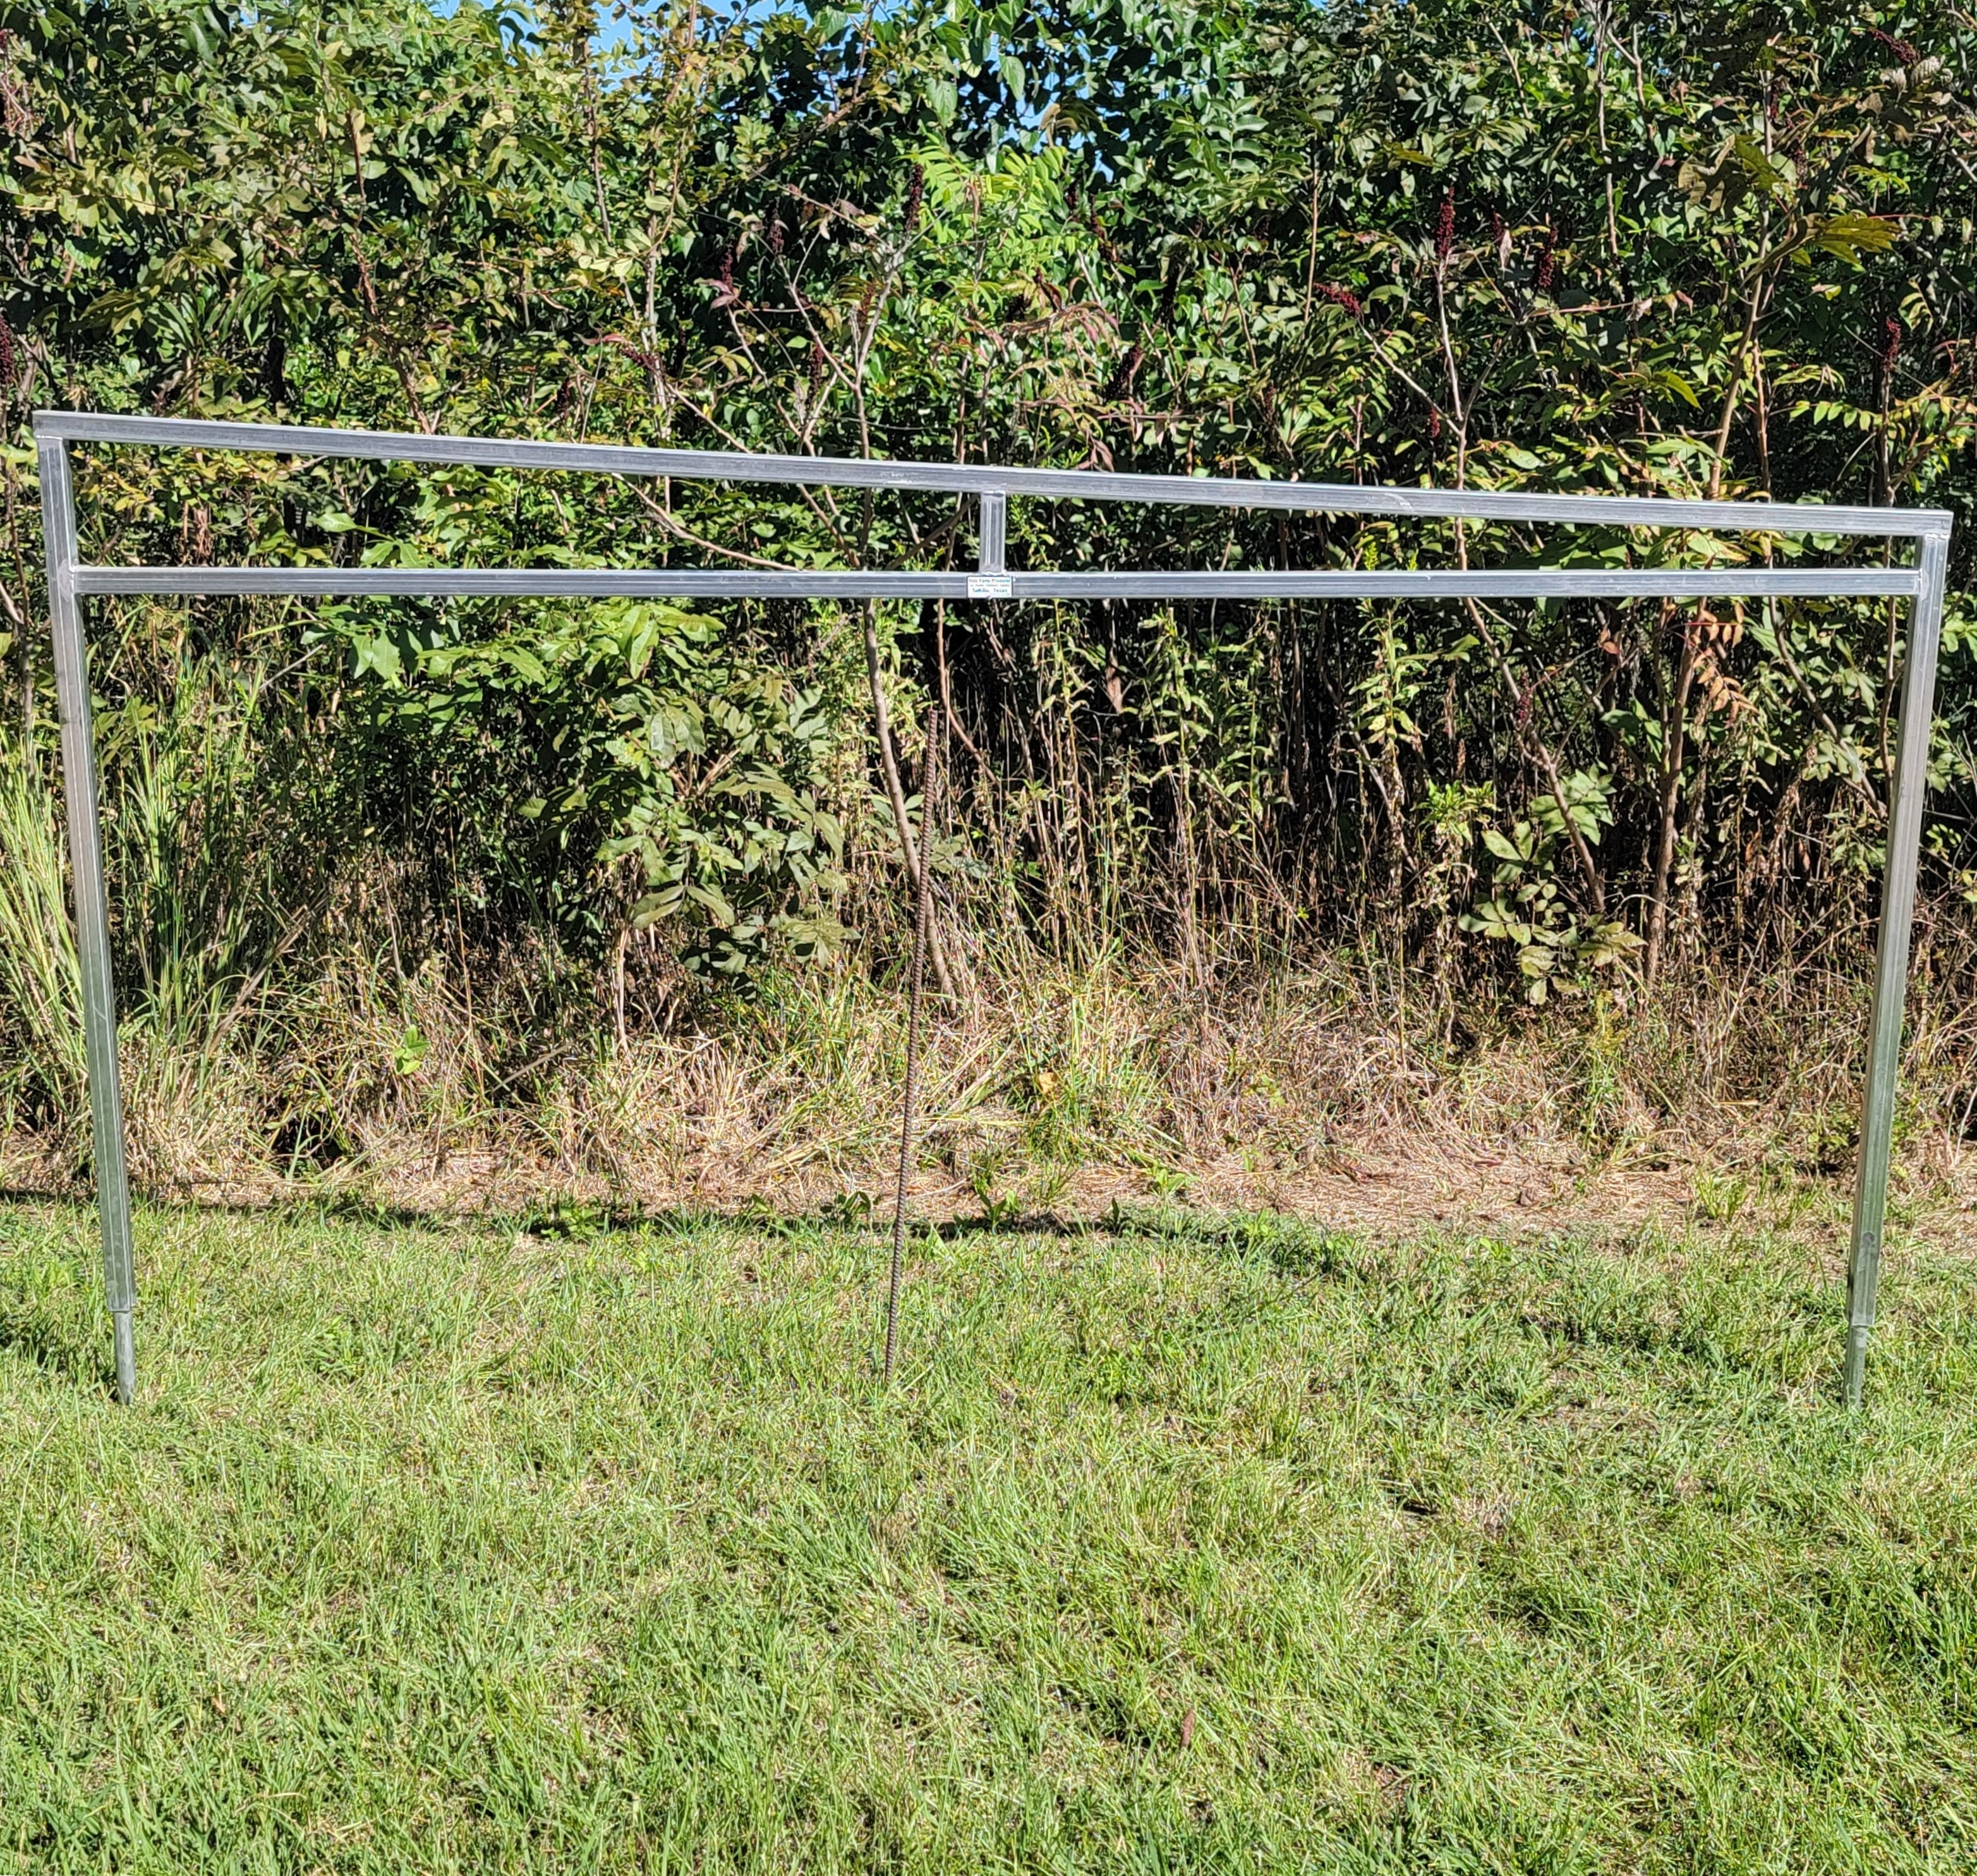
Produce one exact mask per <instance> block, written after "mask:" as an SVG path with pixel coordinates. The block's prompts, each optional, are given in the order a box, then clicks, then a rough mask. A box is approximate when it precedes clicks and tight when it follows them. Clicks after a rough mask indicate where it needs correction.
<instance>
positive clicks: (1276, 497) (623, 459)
mask: <svg viewBox="0 0 1977 1876" xmlns="http://www.w3.org/2000/svg"><path fill="white" fill-rule="evenodd" d="M35 435H36V436H37V437H43V438H51V439H54V438H61V439H63V440H65V441H71V442H78V443H82V442H88V443H120V444H160V445H163V446H164V447H166V448H174V449H209V450H244V451H265V452H272V453H274V454H280V455H286V456H334V457H362V458H365V459H367V460H369V461H385V462H419V463H457V464H472V465H476V466H478V467H483V468H490V469H562V470H574V471H586V472H588V473H590V474H608V475H625V476H678V477H682V478H684V479H685V480H688V481H728V482H780V483H799V484H807V485H808V486H810V487H824V486H829V487H837V488H892V489H927V490H936V491H945V492H947V493H949V494H976V495H979V494H1005V495H1019V496H1025V497H1032V498H1037V499H1042V500H1071V501H1129V502H1154V503H1168V502H1172V503H1183V504H1188V505H1190V506H1192V507H1213V508H1268V509H1286V510H1294V511H1299V512H1306V513H1312V514H1385V515H1411V516H1416V517H1429V518H1436V517H1439V518H1442V519H1454V518H1457V517H1460V518H1466V519H1468V520H1478V521H1484V520H1495V521H1557V522H1566V523H1572V524H1574V525H1578V526H1584V527H1681V528H1716V529H1726V530H1732V531H1735V532H1739V533H1777V534H1835V535H1874V536H1876V537H1879V536H1892V537H1898V538H1899V537H1923V536H1927V535H1934V534H1942V533H1946V532H1947V531H1948V530H1949V516H1948V514H1945V513H1943V512H1942V511H1940V510H1936V509H1928V508H1862V507H1840V506H1838V505H1837V504H1836V505H1834V506H1831V507H1828V506H1825V505H1823V504H1817V503H1797V504H1787V503H1783V502H1780V503H1771V502H1738V501H1688V500H1677V499H1671V498H1667V497H1659V496H1639V495H1543V494H1510V493H1504V492H1498V491H1487V490H1470V489H1427V488H1391V487H1361V486H1359V485H1358V484H1343V483H1325V482H1295V481H1292V482H1253V481H1246V480H1240V479H1238V478H1236V477H1212V476H1167V475H1114V474H1110V473H1108V472H1106V471H1100V470H1090V469H1007V468H999V467H994V466H992V465H990V464H979V465H978V464H968V463H916V462H890V461H852V460H850V459H847V458H845V457H830V456H756V455H751V454H745V453H743V452H741V451H731V450H670V449H634V448H626V447H621V446H619V445H618V444H600V443H538V442H533V441H528V440H526V439H523V438H499V437H447V436H419V435H415V434H411V433H409V432H401V431H357V430H327V429H315V428H303V427H300V426H295V425H290V424H233V423H208V422H205V421H200V420H197V419H193V418H182V417H109V416H98V415H94V414H92V413H90V412H87V411H37V412H36V413H35Z"/></svg>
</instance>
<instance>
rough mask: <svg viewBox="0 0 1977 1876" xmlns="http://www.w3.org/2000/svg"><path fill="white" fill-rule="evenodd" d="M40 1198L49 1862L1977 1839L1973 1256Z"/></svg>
mask: <svg viewBox="0 0 1977 1876" xmlns="http://www.w3.org/2000/svg"><path fill="white" fill-rule="evenodd" d="M139 1248H140V1273H141V1275H142V1277H144V1308H143V1311H142V1313H141V1315H140V1324H139V1333H140V1341H139V1357H140V1402H139V1404H138V1405H137V1407H136V1408H135V1409H134V1410H130V1411H124V1410H120V1409H118V1408H117V1407H116V1406H115V1405H114V1403H113V1402H112V1401H111V1399H110V1397H109V1395H108V1393H107V1374H106V1364H107V1357H108V1345H109V1338H108V1333H107V1323H106V1321H105V1319H104V1318H103V1316H101V1313H100V1310H99V1309H98V1306H97V1294H98V1290H97V1278H96V1276H95V1273H94V1264H93V1257H94V1224H93V1220H92V1219H91V1217H90V1215H89V1214H87V1212H85V1211H84V1210H79V1209H72V1208H67V1207H44V1206H36V1205H15V1206H12V1207H0V1478H4V1481H5V1483H4V1491H0V1868H21V1869H29V1868H31V1869H35V1870H44V1869H64V1870H67V1869H73V1870H84V1869H87V1870H90V1871H101V1870H104V1869H113V1868H114V1869H115V1870H117V1871H148V1870H160V1871H163V1870H173V1871H177V1870H186V1871H192V1870H197V1871H233V1870H243V1871H246V1870H269V1871H273V1870H282V1871H313V1870H323V1871H360V1870H361V1871H371V1870H435V1871H437V1870H464V1871H483V1870H490V1871H491V1870H501V1871H507V1870H545V1871H546V1870H555V1871H586V1870H591V1869H599V1870H633V1869H637V1870H650V1871H660V1870H667V1871H722V1870H730V1869H734V1870H739V1869H751V1870H793V1871H794V1870H800V1871H833V1870H880V1869H883V1870H891V1871H943V1872H945V1871H974V1870H989V1869H1008V1870H1018V1869H1021V1870H1038V1871H1045V1870H1049V1871H1058V1870H1063V1871H1071V1870H1132V1871H1149V1872H1150V1871H1183V1870H1272V1871H1275V1870H1295V1869H1311V1870H1326V1871H1334V1870H1335V1871H1376V1870H1393V1871H1401V1870H1404V1871H1457V1870H1492V1871H1495V1870H1502V1871H1510V1870H1517V1871H1580V1870H1585V1871H1595V1870H1596V1871H1733V1870H1734V1871H1798V1870H1803V1871H1818V1872H1822V1873H1824V1872H1828V1871H1851V1870H1859V1871H1869V1870H1872V1871H1876V1872H1885V1871H1906V1870H1930V1871H1969V1870H1971V1869H1972V1868H1977V1746H1973V1739H1972V1720H1973V1717H1977V1499H1973V1493H1972V1478H1973V1465H1977V1425H1973V1422H1972V1415H1971V1412H1970V1406H1971V1403H1972V1398H1973V1382H1977V1311H1973V1303H1977V1272H1973V1271H1972V1270H1970V1269H1969V1268H1968V1267H1965V1265H1963V1264H1962V1263H1960V1262H1957V1261H1954V1260H1949V1259H1946V1258H1936V1259H1932V1258H1931V1257H1930V1256H1929V1253H1927V1252H1926V1250H1919V1251H1916V1252H1913V1253H1903V1254H1902V1255H1900V1256H1897V1257H1891V1259H1890V1268H1889V1272H1888V1277H1887V1280H1886V1286H1885V1289H1884V1296H1885V1299H1886V1303H1885V1307H1884V1311H1883V1328H1882V1329H1881V1331H1880V1333H1879V1335H1878V1336H1877V1338H1876V1343H1875V1346H1874V1353H1873V1369H1872V1376H1871V1380H1870V1389H1871V1401H1870V1407H1869V1409H1867V1411H1866V1412H1865V1413H1864V1414H1863V1415H1860V1416H1859V1417H1856V1418H1850V1417H1849V1416H1848V1415H1847V1414H1846V1413H1845V1412H1844V1411H1843V1409H1841V1408H1840V1406H1839V1405H1837V1404H1836V1399H1835V1396H1836V1392H1837V1377H1838V1371H1839V1359H1840V1348H1841V1327H1840V1323H1841V1309H1840V1295H1839V1292H1838V1289H1837V1286H1836V1284H1835V1283H1833V1281H1832V1280H1830V1277H1829V1276H1827V1274H1825V1273H1822V1272H1821V1271H1820V1270H1818V1269H1817V1267H1815V1265H1814V1261H1813V1260H1812V1257H1811V1255H1810V1253H1809V1252H1808V1251H1807V1250H1806V1249H1804V1247H1802V1246H1800V1245H1797V1244H1794V1243H1793V1242H1792V1241H1791V1240H1788V1239H1784V1238H1777V1237H1767V1236H1765V1235H1763V1234H1755V1233H1754V1234H1751V1235H1748V1236H1746V1237H1741V1238H1725V1239H1720V1240H1709V1241H1706V1242H1705V1241H1703V1240H1688V1241H1677V1240H1662V1239H1655V1238H1647V1239H1643V1240H1640V1241H1639V1242H1637V1243H1635V1244H1631V1245H1627V1246H1622V1247H1618V1248H1616V1247H1612V1246H1610V1245H1609V1246H1607V1247H1594V1246H1590V1245H1588V1244H1583V1243H1579V1242H1573V1241H1562V1242H1538V1241H1532V1242H1526V1243H1523V1244H1503V1243H1495V1242H1490V1241H1484V1240H1473V1239H1472V1240H1460V1239H1455V1238H1446V1239H1444V1238H1438V1237H1424V1238H1423V1239H1422V1240H1420V1241H1419V1242H1418V1243H1415V1244H1411V1245H1408V1246H1406V1247H1401V1248H1398V1249H1382V1248H1378V1247H1369V1246H1365V1245H1361V1244H1355V1243H1352V1242H1351V1241H1348V1240H1338V1239H1328V1238H1326V1237H1323V1236H1322V1235H1319V1234H1312V1233H1309V1232H1308V1231H1305V1230H1299V1229H1297V1228H1295V1227H1279V1226H1276V1225H1272V1224H1269V1223H1266V1222H1263V1221H1258V1220H1249V1221H1237V1222H1236V1223H1235V1224H1222V1225H1217V1224H1214V1223H1213V1222H1212V1221H1208V1220H1192V1221H1190V1220H1187V1219H1186V1218H1182V1217H1173V1218H1170V1219H1167V1220H1164V1221H1154V1222H1151V1223H1149V1224H1146V1225H1144V1227H1136V1228H1133V1229H1129V1230H1121V1231H1120V1232H1118V1233H1117V1234H1107V1233H1103V1232H1096V1231H1094V1232H1093V1233H1091V1234H1088V1235H1070V1236H1063V1235H1036V1236H1028V1235H1021V1234H1015V1233H1003V1234H993V1233H982V1234H972V1235H962V1236H959V1237H955V1238H952V1239H951V1240H949V1241H947V1242H945V1243H930V1244H927V1245H926V1246H925V1247H922V1250H921V1251H920V1253H919V1256H918V1257H917V1260H916V1263H915V1265H914V1267H913V1270H912V1272H911V1277H910V1282H909V1289H908V1291H907V1302H906V1316H905V1327H904V1333H903V1362H902V1384H901V1385H900V1386H899V1389H898V1390H897V1391H896V1394H895V1395H894V1396H893V1397H892V1398H886V1396H884V1395H882V1393H881V1392H880V1389H879V1388H878V1386H877V1385H876V1381H875V1380H874V1378H873V1373H872V1369H871V1352H872V1350H873V1346H874V1343H875V1339H876V1319H875V1314H874V1310H873V1296H874V1294H875V1290H876V1280H877V1278H878V1277H879V1275H880V1270H881V1262H880V1247H879V1245H878V1244H877V1243H876V1240H875V1239H874V1238H873V1237H872V1236H871V1235H870V1234H863V1233H860V1232H856V1231H849V1230H842V1229H838V1228H835V1227H823V1226H819V1227H815V1228H804V1229H794V1230H787V1231H784V1230H769V1229H767V1228H764V1227H754V1228H752V1229H751V1228H749V1227H738V1226H733V1225H722V1224H710V1223H706V1222H704V1221H703V1222H689V1223H685V1224H680V1225H678V1227H667V1228H658V1227H652V1228H646V1229H642V1230H629V1231H623V1232H617V1233H612V1234H605V1235H601V1236H598V1237H593V1238H590V1239H588V1240H568V1239H551V1240H536V1239H534V1238H530V1237H520V1238H518V1237H517V1234H516V1232H515V1230H513V1228H512V1227H510V1228H507V1229H504V1230H494V1229H492V1228H482V1227H464V1226H455V1225H451V1224H447V1225H440V1224H406V1225H394V1224H389V1223H379V1222H376V1221H364V1220H352V1219H348V1218H339V1217H333V1216H328V1215H324V1214H316V1213H304V1214H289V1215H286V1216H283V1217H270V1216H242V1215H226V1214H217V1213H196V1212H190V1211H184V1212H167V1211H158V1210H153V1211H148V1212H147V1213H145V1214H144V1215H143V1216H142V1217H140V1230H139Z"/></svg>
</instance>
